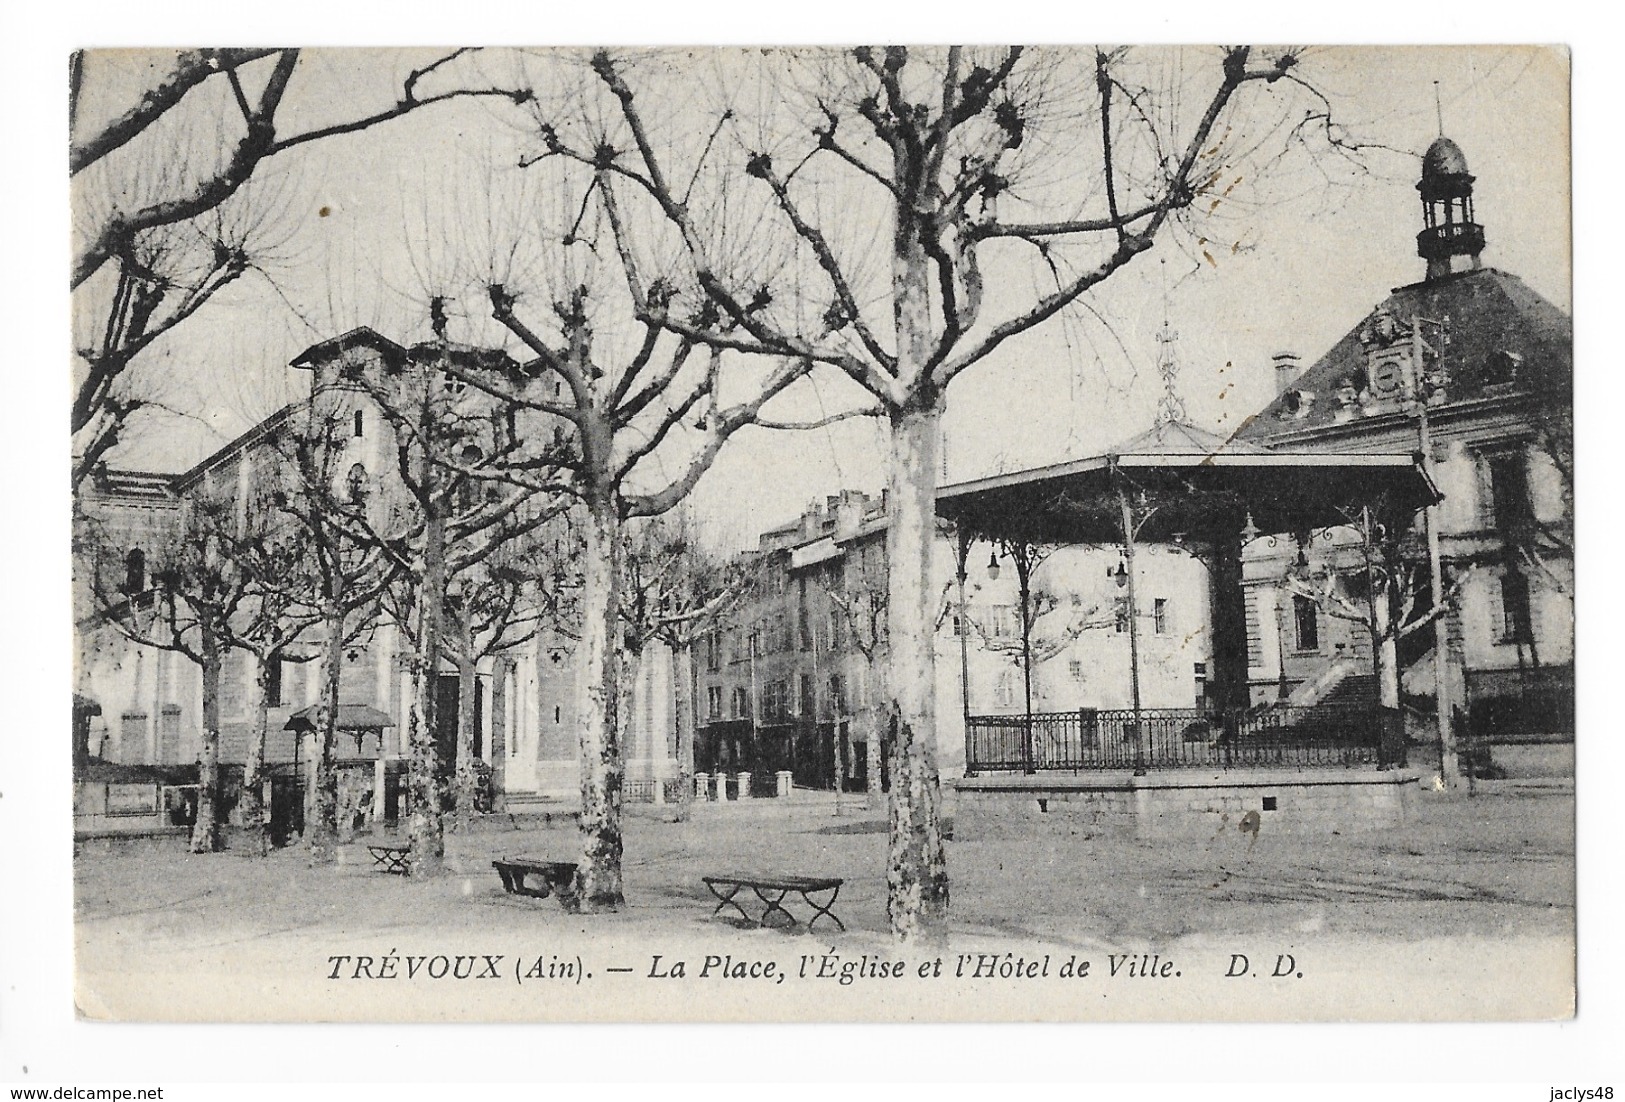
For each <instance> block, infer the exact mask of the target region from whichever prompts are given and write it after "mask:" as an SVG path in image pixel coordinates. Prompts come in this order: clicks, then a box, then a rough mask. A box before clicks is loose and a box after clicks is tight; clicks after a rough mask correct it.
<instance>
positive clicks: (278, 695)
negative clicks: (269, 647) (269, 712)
mask: <svg viewBox="0 0 1625 1102" xmlns="http://www.w3.org/2000/svg"><path fill="white" fill-rule="evenodd" d="M284 703H285V701H284V700H283V698H282V659H280V658H273V659H271V663H270V665H269V666H268V667H267V668H266V670H265V706H266V707H267V708H280V707H281V706H282V705H283V704H284Z"/></svg>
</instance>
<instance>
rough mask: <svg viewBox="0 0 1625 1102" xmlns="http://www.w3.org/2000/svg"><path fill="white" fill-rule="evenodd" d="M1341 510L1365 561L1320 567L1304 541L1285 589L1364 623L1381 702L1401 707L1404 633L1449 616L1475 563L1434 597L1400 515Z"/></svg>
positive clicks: (1366, 509)
mask: <svg viewBox="0 0 1625 1102" xmlns="http://www.w3.org/2000/svg"><path fill="white" fill-rule="evenodd" d="M1343 511H1344V513H1345V516H1346V517H1347V519H1348V521H1349V524H1348V528H1349V529H1350V530H1352V531H1353V533H1354V534H1355V536H1356V537H1357V538H1358V539H1359V544H1358V546H1357V553H1358V556H1359V563H1360V565H1359V568H1358V569H1357V570H1354V571H1342V570H1338V569H1337V568H1336V567H1335V566H1334V565H1332V564H1322V565H1321V566H1320V567H1319V569H1316V568H1315V567H1314V566H1313V565H1311V563H1310V561H1309V558H1308V554H1307V549H1306V547H1303V546H1300V548H1299V553H1298V558H1297V561H1296V562H1294V563H1293V564H1292V565H1291V566H1290V567H1288V569H1287V573H1286V579H1285V583H1286V589H1287V591H1288V592H1289V593H1292V594H1294V595H1295V596H1300V597H1304V598H1307V599H1308V600H1311V601H1313V602H1314V603H1315V605H1316V606H1317V607H1318V608H1320V609H1321V610H1322V611H1324V612H1325V613H1326V614H1327V615H1329V616H1333V617H1335V618H1337V619H1340V620H1346V621H1350V622H1352V623H1356V624H1359V625H1360V626H1361V627H1362V628H1364V629H1365V632H1366V635H1367V637H1368V638H1369V639H1370V641H1371V654H1372V664H1373V667H1374V671H1375V673H1376V680H1377V703H1378V704H1379V705H1381V706H1382V707H1384V708H1392V709H1397V708H1399V706H1400V699H1399V642H1400V640H1402V639H1404V638H1405V637H1407V636H1409V635H1411V634H1412V633H1414V632H1417V631H1420V630H1421V629H1423V628H1426V627H1431V626H1432V625H1433V624H1434V622H1435V621H1437V620H1438V619H1439V618H1440V617H1441V616H1447V615H1449V614H1450V612H1451V611H1452V610H1453V609H1454V608H1455V607H1456V603H1457V601H1458V600H1459V598H1460V595H1461V591H1462V587H1463V586H1464V585H1465V584H1466V582H1467V579H1468V578H1469V577H1470V576H1471V575H1472V572H1473V568H1472V567H1471V566H1470V565H1467V566H1463V567H1462V568H1460V569H1458V570H1456V571H1455V572H1454V577H1453V578H1452V579H1451V581H1450V584H1449V587H1448V588H1447V589H1446V590H1445V591H1444V593H1443V594H1441V595H1440V596H1439V598H1438V599H1437V600H1435V599H1433V595H1432V593H1431V588H1432V583H1431V581H1430V579H1429V577H1428V569H1427V563H1426V561H1425V559H1424V558H1423V556H1422V554H1421V552H1420V550H1419V549H1418V548H1417V547H1415V546H1414V541H1407V540H1406V538H1405V530H1404V528H1403V527H1402V526H1401V525H1400V524H1398V523H1393V520H1394V519H1395V518H1389V522H1387V523H1385V522H1384V520H1383V519H1380V518H1381V514H1382V512H1383V510H1381V509H1380V508H1379V509H1373V508H1371V507H1369V506H1367V507H1363V508H1361V509H1358V510H1356V509H1352V508H1350V509H1345V510H1343ZM1307 542H1308V540H1307V538H1305V540H1304V543H1305V544H1306V543H1307ZM1424 598H1426V602H1425V603H1424V600H1423V599H1424Z"/></svg>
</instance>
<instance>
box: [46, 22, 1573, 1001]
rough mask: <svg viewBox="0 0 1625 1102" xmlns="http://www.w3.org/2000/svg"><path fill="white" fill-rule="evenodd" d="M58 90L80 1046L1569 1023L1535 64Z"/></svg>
mask: <svg viewBox="0 0 1625 1102" xmlns="http://www.w3.org/2000/svg"><path fill="white" fill-rule="evenodd" d="M70 68H71V74H70V85H69V89H68V91H69V97H70V99H69V107H70V114H71V143H70V153H69V170H70V188H71V203H72V214H73V239H72V259H71V284H72V333H71V342H72V349H73V387H72V411H71V413H72V458H73V470H72V478H73V494H72V525H73V594H74V607H73V609H72V617H73V625H74V647H75V650H74V672H73V693H72V724H73V727H72V754H73V766H72V770H73V816H72V829H73V943H74V954H75V995H74V1001H75V1005H76V1007H77V1011H78V1014H79V1015H80V1016H82V1017H83V1018H85V1019H90V1020H97V1021H114V1022H244V1021H256V1022H287V1021H299V1022H328V1021H341V1020H342V1021H362V1022H385V1021H388V1022H418V1021H433V1022H447V1021H470V1022H539V1021H546V1022H577V1021H602V1022H634V1021H690V1022H693V1021H700V1022H708V1021H719V1022H720V1021H751V1022H778V1021H839V1022H858V1021H885V1022H920V1021H1082V1020H1113V1021H1189V1022H1199V1021H1228V1022H1235V1021H1350V1020H1359V1021H1373V1020H1374V1021H1432V1020H1489V1021H1528V1020H1554V1019H1564V1018H1568V1017H1570V1016H1572V1015H1573V1014H1574V1011H1575V1005H1576V963H1575V960H1576V957H1575V954H1576V935H1575V930H1576V910H1575V898H1576V889H1575V817H1574V816H1575V790H1574V775H1575V755H1574V747H1575V707H1574V700H1575V697H1574V668H1575V667H1574V654H1575V648H1574V607H1575V606H1574V601H1575V594H1574V566H1573V564H1574V536H1573V533H1574V526H1573V518H1574V495H1573V487H1574V459H1573V409H1574V402H1573V353H1572V336H1571V320H1570V318H1571V311H1572V300H1571V274H1570V255H1571V245H1570V241H1571V227H1570V169H1569V164H1570V158H1569V57H1568V54H1567V52H1566V50H1564V49H1562V48H1559V47H1536V46H1486V47H1466V46H1448V47H1445V46H1435V47H1422V46H1416V47H1402V46H1385V47H1352V46H1321V47H1294V48H1284V47H1278V46H1255V47H1235V46H1229V47H1218V46H1180V47H1156V46H1131V47H1095V46H1043V47H1032V48H1016V47H1005V46H966V47H962V48H961V47H953V48H949V47H903V46H876V47H872V48H836V47H807V48H796V47H772V48H766V49H749V50H746V49H741V48H683V49H677V48H659V49H650V48H638V49H612V48H603V49H517V48H508V47H500V48H499V47H490V48H480V49H474V48H444V49H429V48H424V49H360V48H348V49H295V48H232V47H219V48H190V49H156V48H153V49H90V50H84V51H82V52H79V53H76V54H75V55H74V56H73V59H72V64H71V67H70ZM63 703H67V702H66V701H63ZM63 711H64V712H66V710H65V709H64V710H63Z"/></svg>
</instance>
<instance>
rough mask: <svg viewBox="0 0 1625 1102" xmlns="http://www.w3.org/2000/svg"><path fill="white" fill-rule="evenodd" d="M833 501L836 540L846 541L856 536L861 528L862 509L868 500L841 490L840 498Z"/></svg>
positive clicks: (862, 496)
mask: <svg viewBox="0 0 1625 1102" xmlns="http://www.w3.org/2000/svg"><path fill="white" fill-rule="evenodd" d="M834 500H835V502H836V505H835V535H836V538H837V539H847V538H848V537H851V536H855V535H857V533H858V529H859V528H861V527H863V511H864V510H863V507H864V505H865V504H867V502H868V500H869V499H868V498H867V497H865V496H864V495H863V494H860V493H853V492H849V491H845V490H843V491H842V492H841V496H840V497H839V498H836V499H834Z"/></svg>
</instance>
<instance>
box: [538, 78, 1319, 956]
mask: <svg viewBox="0 0 1625 1102" xmlns="http://www.w3.org/2000/svg"><path fill="white" fill-rule="evenodd" d="M1166 60H1167V59H1166V57H1159V56H1158V55H1156V54H1154V53H1153V54H1149V55H1140V54H1135V53H1133V52H1131V51H1127V50H1122V49H1113V50H1107V49H1100V50H1097V51H1094V52H1093V54H1092V55H1091V54H1089V53H1086V52H1082V51H1062V52H1049V51H1042V50H1040V51H1027V50H1022V49H1002V50H991V51H987V52H980V51H968V50H964V49H961V48H957V47H955V48H949V49H932V50H911V49H906V48H903V47H888V48H885V49H869V48H860V49H856V50H851V51H846V52H843V53H836V52H834V51H811V52H790V51H785V52H766V53H764V54H763V55H761V57H760V60H752V59H751V58H747V57H745V56H743V55H729V56H728V58H727V62H728V65H727V66H726V67H724V66H719V69H722V68H726V70H727V71H726V72H725V73H723V74H722V75H721V77H720V78H719V79H720V81H721V82H722V83H723V84H725V85H726V86H727V88H728V90H729V93H730V94H729V95H728V96H727V97H726V98H727V102H725V103H724V104H722V105H720V106H719V107H718V108H717V109H715V110H714V111H711V112H709V113H708V114H706V115H705V117H702V118H695V117H694V115H695V114H696V112H698V113H701V114H705V112H704V111H703V109H701V108H687V109H686V110H687V114H683V113H682V112H680V111H679V110H678V109H676V108H672V107H670V106H669V104H670V102H671V97H668V96H667V92H666V89H668V88H669V87H672V86H670V85H668V86H662V85H661V84H660V83H659V78H658V76H657V75H656V74H654V73H653V72H652V70H654V69H655V68H657V67H658V66H659V65H660V64H661V63H662V60H661V58H660V57H659V56H658V55H643V56H638V57H625V58H620V57H615V56H612V55H610V54H609V53H607V52H600V53H597V54H595V55H594V56H593V57H592V59H591V63H590V64H591V68H592V70H593V72H594V74H595V75H596V77H597V78H598V82H599V85H600V87H599V92H600V93H601V94H602V96H603V100H604V103H605V106H604V107H593V108H591V109H589V110H580V111H578V112H576V114H575V115H574V116H573V115H572V112H571V109H570V108H567V107H564V106H561V107H559V108H558V109H557V111H555V112H554V113H553V114H552V115H551V116H549V117H546V118H543V119H542V120H541V124H540V127H539V135H540V139H541V146H542V148H541V151H540V153H539V154H538V157H537V159H538V160H547V159H553V158H563V159H568V160H570V161H573V162H575V163H578V164H581V165H585V166H590V167H591V169H592V170H593V171H594V173H595V181H596V185H597V195H598V197H599V198H600V200H601V202H602V204H603V206H604V207H605V209H606V210H607V211H609V212H610V214H611V217H612V219H613V220H614V221H615V224H616V226H617V229H618V230H619V231H620V232H619V233H618V235H617V238H618V243H619V244H620V245H621V247H622V249H623V263H624V265H625V267H626V269H627V273H628V277H629V279H628V282H629V284H630V285H631V287H632V289H633V294H634V296H635V298H636V305H637V310H638V313H639V316H640V317H641V318H644V319H647V321H648V322H650V323H652V324H657V325H659V326H661V327H663V328H665V329H666V330H668V331H670V332H672V333H674V334H676V335H678V336H679V337H681V338H683V339H685V340H688V341H694V342H700V343H704V344H707V345H709V346H711V347H713V348H725V349H732V350H737V351H744V352H754V353H758V354H765V355H777V356H791V357H797V358H800V359H802V360H805V361H807V362H811V363H814V364H818V365H822V366H824V367H827V368H829V369H833V370H834V371H835V372H838V373H839V374H841V375H843V376H845V377H846V378H848V379H851V380H853V381H854V382H855V383H856V384H857V385H858V387H860V388H861V389H862V390H863V391H866V392H867V393H868V396H869V400H871V401H873V402H875V403H876V404H877V406H878V407H879V410H880V412H881V413H882V414H883V415H884V416H885V417H886V419H887V421H888V423H889V430H890V443H891V456H890V461H889V489H890V495H889V496H890V503H891V523H890V528H889V533H888V562H889V569H890V572H891V574H890V584H889V592H888V600H887V608H888V618H889V621H890V623H889V634H890V638H891V652H890V653H891V658H890V675H889V677H888V679H887V681H888V691H889V692H890V693H891V694H892V696H893V698H894V699H893V702H892V706H893V711H894V718H895V723H896V726H897V732H898V733H897V739H898V743H897V752H896V761H897V771H896V773H895V775H894V777H893V787H892V800H891V815H890V818H891V849H890V860H889V871H888V911H889V914H890V917H891V924H892V928H893V931H894V933H895V935H896V936H897V937H899V938H903V939H907V938H910V937H914V936H916V935H922V934H926V935H935V934H937V933H939V932H941V931H942V930H943V929H944V927H945V922H946V917H947V907H948V874H947V867H946V861H945V859H944V854H943V847H942V824H941V795H940V784H939V779H938V774H937V766H936V745H935V744H936V731H935V727H936V722H935V705H934V692H933V686H934V656H933V650H932V646H931V629H932V622H933V619H934V615H933V614H934V612H935V611H936V610H935V602H934V601H933V600H932V593H931V588H932V587H931V582H930V578H931V545H932V537H933V533H934V530H935V525H934V498H935V490H936V479H937V472H938V470H939V468H940V463H939V456H938V449H939V443H940V423H941V417H942V413H943V404H944V398H945V395H946V391H947V388H948V386H949V384H950V383H951V382H952V381H953V380H954V379H955V378H956V377H957V376H958V375H959V374H960V373H961V372H963V371H965V370H966V369H968V368H969V367H971V366H972V365H974V364H977V363H979V362H981V361H983V360H985V359H987V358H988V357H989V356H991V355H992V354H993V353H995V352H997V351H998V350H999V349H1001V348H1003V347H1005V346H1006V345H1007V344H1008V343H1009V342H1010V341H1012V340H1013V339H1014V338H1016V337H1018V336H1020V335H1021V334H1023V333H1025V332H1028V331H1030V330H1032V329H1034V328H1035V327H1037V326H1039V325H1042V324H1043V323H1045V322H1046V321H1048V320H1049V319H1051V318H1053V317H1055V316H1056V315H1058V314H1060V313H1061V312H1062V311H1064V310H1066V309H1067V308H1068V307H1070V306H1072V305H1073V304H1075V303H1079V302H1080V301H1081V300H1083V299H1084V297H1085V296H1086V295H1088V294H1089V293H1090V292H1091V291H1092V290H1093V289H1094V288H1096V287H1099V286H1100V285H1102V284H1103V283H1105V282H1106V281H1107V280H1109V279H1110V278H1111V277H1112V276H1114V275H1115V274H1116V273H1118V272H1119V271H1121V270H1123V269H1124V268H1125V267H1126V266H1127V265H1128V264H1130V263H1131V262H1132V261H1133V260H1134V259H1135V258H1137V257H1139V256H1141V255H1143V254H1145V253H1146V252H1148V251H1150V249H1151V248H1152V246H1153V244H1154V243H1155V242H1156V240H1157V238H1158V236H1159V235H1160V234H1162V233H1164V232H1165V231H1166V230H1167V229H1168V228H1169V226H1170V225H1171V224H1173V223H1175V222H1176V221H1177V220H1180V219H1189V218H1191V217H1193V216H1195V215H1196V214H1197V213H1199V212H1207V211H1211V210H1212V209H1213V208H1214V207H1215V206H1217V205H1219V204H1220V203H1221V202H1223V201H1225V200H1226V199H1227V198H1228V197H1229V195H1230V194H1231V191H1232V190H1233V185H1234V184H1235V183H1236V178H1237V177H1238V176H1240V175H1244V173H1242V172H1240V171H1239V170H1238V164H1239V163H1241V162H1244V161H1250V163H1251V164H1252V165H1254V166H1256V167H1259V168H1261V169H1262V168H1266V167H1268V159H1267V158H1259V157H1258V156H1256V154H1257V152H1258V149H1259V146H1260V143H1261V142H1263V141H1264V140H1265V139H1266V138H1268V137H1269V136H1270V135H1271V134H1281V133H1283V132H1285V131H1287V130H1288V129H1289V125H1288V124H1286V120H1285V117H1284V116H1283V115H1275V116H1267V115H1265V114H1262V113H1260V112H1259V111H1258V110H1257V102H1258V101H1257V99H1256V98H1255V97H1251V96H1242V95H1241V93H1243V92H1244V91H1246V90H1248V89H1254V88H1258V89H1262V88H1267V87H1273V86H1276V85H1280V86H1281V87H1283V88H1292V89H1294V90H1298V91H1302V90H1304V89H1305V88H1307V87H1308V85H1307V84H1306V82H1305V81H1304V80H1303V78H1302V77H1301V76H1299V74H1298V62H1299V54H1298V52H1296V51H1293V50H1277V51H1271V52H1268V53H1262V52H1260V51H1256V50H1254V49H1251V48H1249V47H1231V48H1225V49H1222V50H1218V51H1215V52H1213V53H1212V54H1211V55H1201V54H1196V55H1194V56H1192V57H1188V58H1181V59H1180V60H1181V61H1182V62H1183V68H1182V70H1181V71H1182V73H1183V74H1184V78H1183V79H1182V80H1181V81H1180V82H1179V84H1178V86H1177V87H1175V88H1171V89H1168V90H1167V92H1166V94H1162V93H1159V91H1158V90H1157V89H1156V88H1155V87H1154V86H1155V85H1156V84H1158V83H1159V82H1162V81H1165V80H1166V71H1165V70H1164V62H1165V61H1166ZM685 91H687V90H686V89H685ZM693 98H694V97H693V95H692V94H689V95H685V96H684V97H682V102H683V103H684V104H685V105H686V104H687V103H690V102H691V101H692V100H693ZM742 103H749V104H752V105H760V104H766V105H767V106H765V107H756V106H752V107H751V108H748V109H747V108H743V107H740V106H738V104H742ZM1322 103H1323V101H1322V100H1319V99H1317V100H1316V101H1315V103H1314V104H1313V108H1319V107H1320V106H1321V105H1322ZM576 117H579V118H580V119H582V120H584V121H579V122H577V121H574V119H575V118H576ZM1329 122H1330V119H1329V115H1326V114H1324V113H1322V114H1320V115H1318V116H1317V117H1316V120H1314V125H1315V126H1322V127H1323V126H1325V125H1327V124H1329ZM1306 128H1310V127H1308V126H1307V124H1299V126H1298V127H1297V128H1296V129H1294V130H1292V136H1293V137H1301V136H1302V133H1303V131H1304V130H1305V129H1306ZM1261 161H1262V162H1263V163H1260V162H1261ZM871 200H872V201H871ZM634 201H635V202H637V204H638V206H639V210H638V212H636V216H634V212H632V211H631V210H630V209H629V204H631V203H633V202H634ZM863 211H879V212H880V214H881V216H880V218H878V219H866V218H864V217H863V216H862V213H861V212H863ZM650 212H652V213H650ZM645 217H652V218H654V219H656V220H657V221H658V224H659V225H660V226H661V227H662V229H663V231H664V232H663V233H660V234H654V235H651V234H648V233H647V232H646V231H644V230H643V229H642V228H641V227H642V222H641V219H643V218H645ZM741 227H748V229H742V228H741ZM874 241H883V242H884V243H885V249H884V258H883V259H882V258H880V257H877V256H875V255H874V254H873V251H872V250H871V249H869V248H868V247H866V245H867V243H871V242H874ZM674 258H680V264H679V261H678V260H677V259H674ZM994 264H998V265H1000V266H1001V278H1000V279H998V280H994V279H990V278H989V277H988V275H987V273H988V271H989V270H990V269H991V267H992V266H993V265H994ZM679 268H680V270H679ZM1034 272H1037V273H1040V274H1042V275H1044V276H1045V278H1046V279H1047V281H1048V282H1049V284H1050V286H1049V287H1047V288H1041V289H1040V290H1038V291H1036V292H1035V293H1033V294H1032V295H1031V296H1030V297H1028V298H1025V299H1023V300H1022V301H1020V302H1018V303H1017V304H1016V305H1015V306H1014V307H1013V308H1011V306H1010V303H1009V300H1010V299H1011V297H1012V292H1013V289H1014V288H1016V287H1019V286H1025V285H1028V284H1029V280H1030V276H1031V274H1032V273H1034ZM1004 275H1009V276H1010V278H1008V279H1006V278H1003V277H1004ZM984 286H986V287H989V288H998V289H999V291H1000V293H999V294H998V295H984V293H983V288H984ZM984 306H988V307H991V308H990V309H984ZM718 322H720V323H721V324H717V323H718Z"/></svg>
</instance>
